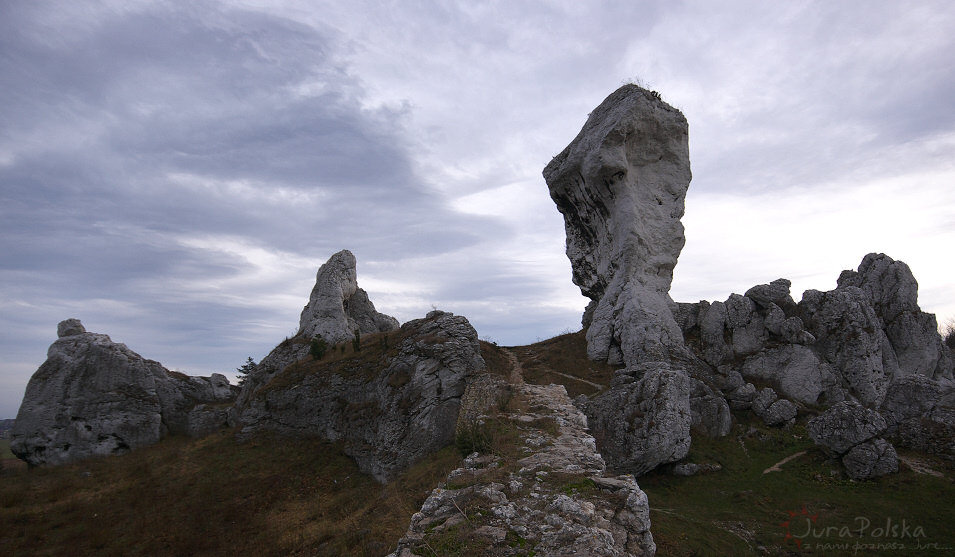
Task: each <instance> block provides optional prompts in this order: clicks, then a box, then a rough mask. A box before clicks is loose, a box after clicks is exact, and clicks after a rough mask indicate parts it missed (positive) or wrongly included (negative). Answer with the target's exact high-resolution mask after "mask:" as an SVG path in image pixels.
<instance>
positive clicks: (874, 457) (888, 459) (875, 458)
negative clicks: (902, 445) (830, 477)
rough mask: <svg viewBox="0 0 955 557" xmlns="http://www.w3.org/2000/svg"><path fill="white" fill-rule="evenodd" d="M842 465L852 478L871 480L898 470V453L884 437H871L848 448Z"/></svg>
mask: <svg viewBox="0 0 955 557" xmlns="http://www.w3.org/2000/svg"><path fill="white" fill-rule="evenodd" d="M842 465H843V466H845V467H846V472H848V473H849V477H850V478H852V479H853V480H871V479H873V478H878V477H879V476H884V475H886V474H894V473H896V472H898V471H899V455H898V454H897V453H896V452H895V447H893V446H892V444H891V443H889V442H888V441H886V440H885V439H872V440H869V441H865V442H863V443H859V444H858V445H856V446H855V447H852V448H851V449H849V452H847V453H846V454H845V456H843V457H842Z"/></svg>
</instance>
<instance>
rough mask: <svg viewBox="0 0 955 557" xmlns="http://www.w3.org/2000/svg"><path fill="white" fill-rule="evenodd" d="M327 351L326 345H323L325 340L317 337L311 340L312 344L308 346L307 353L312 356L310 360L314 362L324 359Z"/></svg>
mask: <svg viewBox="0 0 955 557" xmlns="http://www.w3.org/2000/svg"><path fill="white" fill-rule="evenodd" d="M327 350H328V345H327V344H325V339H323V338H322V337H321V336H317V337H315V338H313V339H312V343H311V344H310V345H309V349H308V351H309V353H310V354H311V355H312V358H314V359H316V360H321V359H322V358H324V357H325V352H326V351H327Z"/></svg>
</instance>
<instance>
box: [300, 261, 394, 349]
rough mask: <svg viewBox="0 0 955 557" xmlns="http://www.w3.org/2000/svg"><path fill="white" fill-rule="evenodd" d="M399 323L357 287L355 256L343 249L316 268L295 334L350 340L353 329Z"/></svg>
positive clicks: (389, 326)
mask: <svg viewBox="0 0 955 557" xmlns="http://www.w3.org/2000/svg"><path fill="white" fill-rule="evenodd" d="M398 325H399V324H398V320H397V319H395V318H394V317H391V316H388V315H385V314H383V313H378V312H377V311H376V310H375V305H374V304H372V303H371V300H369V299H368V294H367V293H366V292H365V291H364V290H362V289H361V288H359V287H358V271H357V261H356V260H355V256H354V255H353V254H352V252H350V251H348V250H342V251H340V252H338V253H336V254H335V255H333V256H331V258H329V260H328V261H327V262H326V263H325V264H324V265H322V266H321V267H320V268H319V269H318V274H317V275H316V277H315V287H314V288H312V293H311V295H310V296H309V299H308V305H306V306H305V309H303V310H302V316H301V319H300V320H299V331H298V334H299V335H301V336H304V337H305V338H308V339H311V338H314V337H315V336H321V337H322V338H323V339H324V340H325V342H327V343H328V344H330V345H331V344H338V343H340V342H348V341H350V340H351V339H352V338H353V337H354V336H355V332H356V331H357V332H359V333H360V334H363V335H366V334H372V333H380V332H386V331H394V330H396V329H397V328H398Z"/></svg>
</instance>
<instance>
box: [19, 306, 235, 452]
mask: <svg viewBox="0 0 955 557" xmlns="http://www.w3.org/2000/svg"><path fill="white" fill-rule="evenodd" d="M57 331H58V334H59V338H58V339H57V340H56V342H54V343H53V344H52V345H51V346H50V349H49V350H48V352H47V359H46V361H45V362H43V364H42V365H41V366H40V367H39V369H37V371H36V372H35V373H34V374H33V377H31V378H30V382H29V383H28V384H27V388H26V392H25V394H24V396H23V402H22V404H21V405H20V411H19V412H18V414H17V419H16V422H15V423H14V427H13V430H12V433H11V439H12V441H11V445H10V448H11V450H12V451H13V452H14V454H16V455H17V456H18V457H19V458H21V459H23V460H25V461H26V462H27V463H28V464H30V465H33V466H36V465H41V464H51V465H57V464H65V463H68V462H73V461H76V460H81V459H84V458H89V457H93V456H106V455H112V454H122V453H125V452H128V451H130V450H133V449H136V448H139V447H144V446H147V445H151V444H153V443H156V442H158V441H159V440H160V438H162V437H163V436H164V435H166V434H169V433H173V434H196V433H200V431H198V430H195V429H191V428H190V425H189V423H190V413H191V412H192V411H193V409H194V408H196V407H197V405H202V404H219V405H223V406H228V404H229V403H231V401H233V400H234V399H235V396H236V389H235V388H233V387H232V386H231V385H229V382H228V380H227V379H226V378H225V377H224V376H222V375H218V374H214V375H213V376H212V377H190V376H187V375H184V374H182V373H178V372H172V371H169V370H167V369H166V368H164V367H163V366H162V365H161V364H160V363H159V362H155V361H152V360H147V359H145V358H143V357H142V356H140V355H139V354H137V353H135V352H133V351H132V350H130V349H129V348H127V347H126V345H124V344H120V343H115V342H113V341H112V340H110V338H109V337H108V336H107V335H103V334H96V333H89V332H86V329H85V328H84V327H83V325H82V323H80V321H79V320H78V319H68V320H66V321H63V322H61V323H60V324H59V326H58V327H57ZM223 424H224V420H222V421H220V423H219V425H223ZM210 427H211V426H210V425H207V426H206V427H203V428H201V433H206V432H208V431H209V429H210Z"/></svg>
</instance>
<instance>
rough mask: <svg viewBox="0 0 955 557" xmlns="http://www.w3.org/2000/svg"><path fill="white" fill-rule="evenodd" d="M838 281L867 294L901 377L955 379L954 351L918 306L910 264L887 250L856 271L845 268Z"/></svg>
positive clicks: (871, 256) (915, 285) (929, 316)
mask: <svg viewBox="0 0 955 557" xmlns="http://www.w3.org/2000/svg"><path fill="white" fill-rule="evenodd" d="M838 284H839V288H840V289H842V288H848V287H853V286H854V287H858V288H859V289H861V290H862V291H863V292H864V293H865V295H866V299H867V300H868V301H869V303H870V304H871V305H872V308H873V309H874V310H875V313H876V315H878V316H879V318H880V319H881V321H882V323H883V324H884V331H885V335H886V337H887V339H888V342H889V344H890V345H891V347H892V351H893V352H894V356H895V359H896V360H897V362H898V369H899V375H900V376H902V377H904V376H908V375H912V374H918V375H925V376H927V377H931V378H933V379H949V380H950V379H952V360H951V353H950V351H949V350H948V349H947V348H946V347H945V346H944V344H943V342H942V338H941V336H940V335H939V334H938V322H937V321H936V320H935V316H934V315H932V314H930V313H925V312H923V311H922V310H921V309H920V308H919V305H918V289H919V285H918V283H917V282H916V281H915V277H914V276H913V275H912V271H911V270H910V269H909V266H908V265H906V264H905V263H903V262H901V261H895V260H893V259H892V258H891V257H889V256H887V255H885V254H884V253H870V254H868V255H866V256H865V258H864V259H863V260H862V263H861V264H859V268H858V270H857V271H843V272H842V275H840V276H839V283H838Z"/></svg>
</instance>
